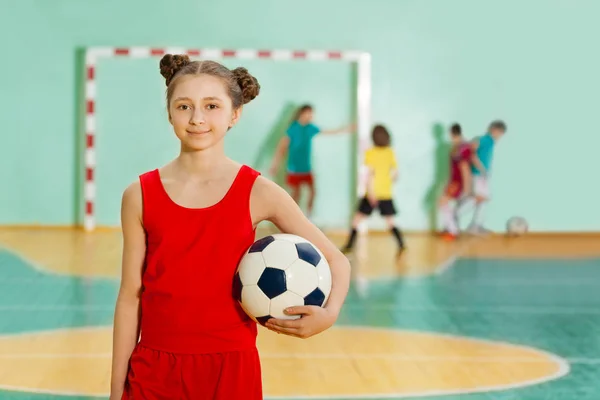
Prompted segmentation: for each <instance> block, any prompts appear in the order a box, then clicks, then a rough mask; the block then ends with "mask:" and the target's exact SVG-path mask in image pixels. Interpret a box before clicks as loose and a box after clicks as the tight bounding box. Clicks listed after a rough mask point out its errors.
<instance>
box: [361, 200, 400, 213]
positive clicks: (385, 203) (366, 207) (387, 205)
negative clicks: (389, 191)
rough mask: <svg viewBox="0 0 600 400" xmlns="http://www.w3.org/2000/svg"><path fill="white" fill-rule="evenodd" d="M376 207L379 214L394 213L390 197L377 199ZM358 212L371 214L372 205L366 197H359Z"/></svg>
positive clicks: (394, 209)
mask: <svg viewBox="0 0 600 400" xmlns="http://www.w3.org/2000/svg"><path fill="white" fill-rule="evenodd" d="M377 208H378V209H379V214H381V215H383V216H390V215H396V208H395V207H394V202H393V200H392V199H386V200H377ZM358 212H360V213H361V214H364V215H371V213H372V212H373V206H372V205H371V203H369V200H368V199H367V198H366V197H363V198H362V199H360V203H359V204H358Z"/></svg>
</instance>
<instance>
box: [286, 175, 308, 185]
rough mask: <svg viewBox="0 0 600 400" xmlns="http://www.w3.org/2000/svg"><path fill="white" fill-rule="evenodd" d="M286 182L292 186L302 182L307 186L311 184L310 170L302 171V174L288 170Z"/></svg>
mask: <svg viewBox="0 0 600 400" xmlns="http://www.w3.org/2000/svg"><path fill="white" fill-rule="evenodd" d="M286 182H287V184H288V185H289V186H292V187H295V186H300V185H302V184H303V183H305V184H307V185H308V186H312V185H313V175H312V173H310V172H307V173H302V174H296V173H291V172H288V174H287V178H286Z"/></svg>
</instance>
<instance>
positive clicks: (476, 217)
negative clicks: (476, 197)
mask: <svg viewBox="0 0 600 400" xmlns="http://www.w3.org/2000/svg"><path fill="white" fill-rule="evenodd" d="M484 204H485V203H478V204H477V205H475V212H474V213H473V222H472V224H473V225H475V226H481V225H482V221H483V206H484Z"/></svg>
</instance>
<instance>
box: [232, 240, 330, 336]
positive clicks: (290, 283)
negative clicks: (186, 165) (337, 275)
mask: <svg viewBox="0 0 600 400" xmlns="http://www.w3.org/2000/svg"><path fill="white" fill-rule="evenodd" d="M330 292H331V271H330V269H329V264H328V263H327V260H326V259H325V257H324V256H323V254H322V253H321V252H320V251H319V249H317V248H316V247H315V246H314V245H313V244H312V243H310V242H309V241H307V240H305V239H303V238H301V237H299V236H296V235H291V234H283V233H279V234H274V235H270V236H265V237H263V238H261V239H259V240H257V241H256V242H254V244H253V245H252V246H250V248H249V249H248V251H246V253H245V254H244V256H243V257H242V259H241V261H240V264H239V266H238V270H237V272H236V274H235V280H234V296H235V297H236V299H237V300H238V301H239V303H240V305H241V306H242V308H243V309H244V311H245V312H246V314H248V315H249V316H250V317H251V318H252V319H253V320H255V321H256V322H258V323H259V324H261V325H264V324H265V323H266V322H267V321H268V320H269V319H270V318H280V319H296V318H300V316H299V315H286V314H285V313H284V310H285V309H286V308H287V307H291V306H304V305H313V306H319V307H322V306H324V305H325V303H326V302H327V299H328V298H329V294H330Z"/></svg>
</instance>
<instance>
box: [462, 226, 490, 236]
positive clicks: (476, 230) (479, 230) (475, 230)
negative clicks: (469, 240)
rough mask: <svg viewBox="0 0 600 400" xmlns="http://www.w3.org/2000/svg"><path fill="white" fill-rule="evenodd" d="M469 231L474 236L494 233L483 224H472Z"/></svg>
mask: <svg viewBox="0 0 600 400" xmlns="http://www.w3.org/2000/svg"><path fill="white" fill-rule="evenodd" d="M467 233H469V234H470V235H473V236H488V235H490V234H491V233H492V231H490V230H489V229H486V228H484V227H483V226H481V225H477V224H471V225H469V227H468V228H467Z"/></svg>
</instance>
